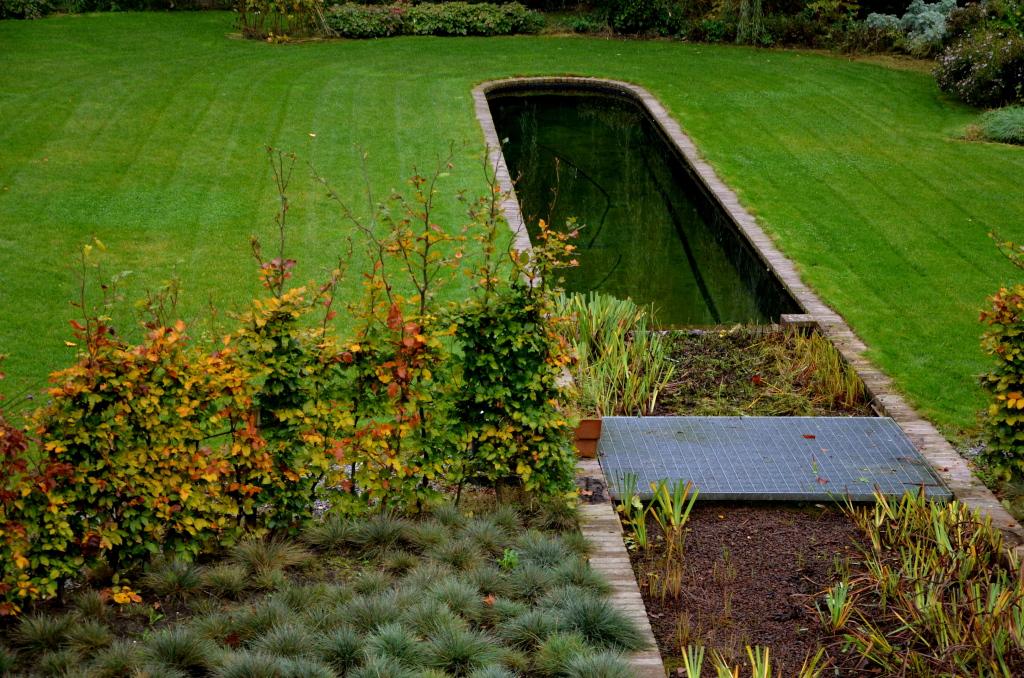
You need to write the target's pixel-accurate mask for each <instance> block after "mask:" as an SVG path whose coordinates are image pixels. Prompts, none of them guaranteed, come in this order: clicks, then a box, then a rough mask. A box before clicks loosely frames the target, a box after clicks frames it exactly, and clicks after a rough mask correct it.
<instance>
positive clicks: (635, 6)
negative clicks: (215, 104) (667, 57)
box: [602, 0, 682, 35]
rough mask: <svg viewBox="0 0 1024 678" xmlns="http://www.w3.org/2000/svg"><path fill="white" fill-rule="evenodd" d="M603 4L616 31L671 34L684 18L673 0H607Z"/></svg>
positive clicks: (610, 24)
mask: <svg viewBox="0 0 1024 678" xmlns="http://www.w3.org/2000/svg"><path fill="white" fill-rule="evenodd" d="M602 5H603V8H604V11H605V17H606V19H607V21H608V25H609V26H611V27H612V29H613V30H614V31H615V32H616V33H627V34H636V33H655V34H658V35H670V34H673V33H675V32H677V30H678V28H679V24H680V19H681V18H682V13H681V10H680V9H679V7H678V6H677V4H676V3H675V2H673V1H672V0H605V1H604V2H603V3H602Z"/></svg>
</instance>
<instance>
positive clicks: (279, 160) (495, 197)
mask: <svg viewBox="0 0 1024 678" xmlns="http://www.w3.org/2000/svg"><path fill="white" fill-rule="evenodd" d="M271 160H272V165H273V168H274V178H275V181H276V183H277V190H278V194H279V195H280V196H281V203H280V208H279V210H278V213H277V226H278V229H279V232H280V235H281V237H280V238H279V239H278V242H279V246H278V248H277V251H276V252H274V253H273V255H265V254H264V251H263V248H262V246H261V244H260V242H259V241H258V240H254V241H253V254H254V257H255V259H256V261H257V264H258V271H259V276H260V281H261V283H262V285H263V288H264V290H265V294H264V296H263V297H262V298H260V299H256V300H254V301H253V302H252V303H251V304H250V305H249V307H248V309H246V310H245V311H244V312H242V313H241V314H239V315H238V317H237V323H238V325H237V329H235V331H233V332H231V333H229V334H228V335H227V336H225V337H223V338H222V339H221V340H220V341H219V342H217V343H216V345H215V346H210V345H208V344H205V343H203V342H198V341H197V342H193V341H190V339H189V336H188V332H187V327H186V326H185V324H184V323H183V322H181V321H170V320H167V319H166V316H167V315H168V314H167V313H166V308H165V306H164V305H163V304H162V303H155V304H151V305H150V311H151V313H150V314H149V317H148V319H147V320H146V321H145V322H144V330H145V332H144V337H143V338H142V339H141V340H140V341H138V342H137V343H132V342H129V341H128V340H126V339H124V338H123V337H122V335H121V334H120V333H119V332H117V331H115V329H114V327H113V325H112V321H111V320H110V319H109V318H108V317H107V316H106V315H104V313H103V312H100V311H96V310H90V309H91V307H89V306H88V304H87V303H86V300H85V297H84V293H83V296H82V298H81V299H80V300H79V301H78V302H77V303H76V305H77V307H78V308H79V309H80V310H81V312H82V316H83V317H82V318H81V319H80V320H76V321H74V322H73V323H72V326H73V331H74V342H71V343H73V344H74V345H76V346H78V348H79V355H78V358H77V360H76V361H75V363H74V364H73V365H71V366H70V367H68V368H66V369H63V370H60V371H58V372H55V373H54V374H52V375H51V381H52V386H51V388H50V389H49V391H48V400H47V402H46V404H45V405H44V406H42V407H41V408H39V409H38V410H37V411H35V412H34V413H32V414H31V416H30V421H31V425H30V427H27V428H24V429H23V428H21V427H17V426H14V425H12V424H10V423H9V422H8V421H7V420H6V419H4V418H3V416H2V412H0V474H2V475H0V566H2V573H0V615H2V614H16V613H18V612H19V611H20V610H21V609H22V608H23V607H24V603H25V602H26V601H31V600H35V599H41V598H49V597H52V596H54V595H56V594H57V593H58V592H59V590H60V587H61V585H62V582H64V581H65V580H67V579H69V578H71V577H73V576H74V575H75V574H76V573H77V572H78V571H79V570H80V568H81V567H82V566H83V565H94V564H97V563H100V562H104V563H106V564H107V565H109V566H111V567H112V568H113V569H114V570H115V571H120V570H124V569H126V568H130V567H132V566H133V565H135V564H138V563H140V562H143V561H145V560H147V559H149V558H151V557H154V556H174V557H175V558H178V559H181V560H185V561H187V560H190V559H192V558H194V557H195V556H197V555H198V554H200V553H203V552H206V551H211V550H215V549H218V548H222V547H224V546H226V545H230V544H232V543H235V542H237V541H239V540H240V539H241V538H242V537H243V536H246V535H253V534H255V535H266V534H282V533H285V534H294V533H295V532H296V531H297V530H298V529H299V528H300V527H301V526H302V523H303V522H304V521H305V520H306V519H307V518H308V517H309V515H310V513H311V507H312V505H313V504H314V502H315V501H318V500H320V501H324V500H325V501H327V502H328V503H329V504H330V505H331V506H333V507H334V508H335V510H337V511H339V512H341V513H363V512H367V511H369V510H371V509H376V510H389V509H400V510H409V509H417V508H419V507H421V506H423V505H424V504H425V503H426V502H429V501H430V500H432V499H433V498H434V497H435V496H436V495H437V494H438V492H439V487H440V484H441V483H444V482H457V483H459V485H460V487H461V484H462V483H464V482H468V481H478V482H486V483H490V484H495V485H502V486H507V485H516V486H518V487H520V488H522V489H524V490H525V491H527V492H529V493H532V494H533V495H535V496H536V495H539V496H542V497H556V498H558V499H559V500H560V501H564V500H566V498H567V496H570V495H571V494H572V490H573V481H572V478H573V470H574V463H573V460H574V457H573V453H572V451H571V447H570V444H569V442H568V433H569V430H568V424H567V422H566V420H565V418H564V417H563V416H562V415H561V413H560V412H559V410H558V399H559V397H560V392H559V388H558V384H557V382H558V378H559V376H560V375H561V373H562V371H563V370H564V367H565V365H566V364H567V363H568V360H569V357H568V355H567V353H566V347H565V345H564V343H563V342H562V340H561V339H560V336H559V334H558V333H556V332H555V331H554V328H553V327H552V323H553V322H554V318H553V317H552V315H553V308H554V306H553V297H552V290H551V289H550V288H549V287H548V286H545V285H542V284H541V283H540V281H541V277H542V276H544V277H546V278H547V279H548V280H549V281H550V280H553V274H554V271H555V269H556V268H557V266H558V265H560V262H561V260H562V259H563V257H565V256H567V255H569V254H570V253H571V251H572V245H570V244H568V242H567V241H566V236H565V235H564V234H561V233H556V232H555V231H552V230H550V229H546V227H545V228H544V229H543V231H542V232H543V233H544V236H543V237H542V238H541V239H540V241H539V242H538V243H536V247H535V249H534V251H533V252H532V254H531V255H530V256H527V255H523V254H510V253H508V252H507V251H506V250H504V249H503V248H502V247H500V246H498V244H497V243H499V242H500V241H501V235H502V234H503V233H504V231H505V228H506V227H505V225H504V221H503V220H502V219H501V217H500V214H499V212H498V209H497V205H498V204H500V197H501V196H500V191H498V190H497V189H494V187H493V186H492V189H493V191H492V194H491V195H490V196H487V197H485V198H481V199H480V200H478V201H476V202H474V203H473V204H471V205H470V209H469V214H470V219H469V222H468V223H467V224H466V225H465V226H464V227H463V228H462V229H459V228H442V227H441V226H439V225H438V224H437V223H435V221H434V218H435V217H434V212H435V201H436V199H437V194H438V190H437V182H438V180H439V179H440V177H441V176H442V174H443V173H442V171H441V170H440V169H439V170H438V171H437V172H436V173H435V174H434V175H433V176H432V177H424V176H419V175H417V176H414V177H413V178H412V180H411V182H410V189H409V191H408V193H407V194H403V193H396V194H395V195H393V196H391V197H390V198H389V199H388V200H387V201H385V202H384V203H383V204H381V205H380V206H379V209H378V211H377V213H376V214H374V215H373V219H372V222H370V223H372V225H369V224H363V223H362V222H360V221H359V220H358V219H356V218H354V217H353V216H352V213H351V212H350V211H349V210H348V209H347V208H346V207H345V206H344V205H342V210H343V215H344V216H345V217H346V218H348V219H350V220H351V221H352V222H353V224H354V225H355V227H356V228H355V232H356V233H357V234H358V235H359V236H360V239H361V241H362V243H363V246H365V248H366V254H367V255H368V260H369V261H371V262H372V264H371V266H370V268H369V270H367V271H366V272H364V273H363V274H362V282H363V285H362V287H363V293H362V295H361V296H360V297H359V298H357V299H354V300H352V301H351V302H350V303H348V304H346V306H347V311H348V314H349V315H350V317H351V318H353V319H354V320H355V327H354V329H353V330H352V331H351V333H350V334H348V335H345V336H342V335H339V334H338V333H337V332H336V330H335V325H334V323H333V322H332V321H333V320H334V318H335V317H336V315H337V312H338V310H337V307H339V306H341V305H342V302H341V301H340V300H338V299H337V298H336V290H337V286H338V283H339V281H340V280H341V279H342V278H343V277H344V275H345V273H346V271H345V265H346V262H347V261H349V260H351V258H352V257H351V254H352V253H351V251H349V252H347V253H345V254H343V255H342V256H341V257H340V258H339V264H338V267H337V268H335V269H334V270H332V271H331V272H330V273H329V274H328V276H327V279H326V281H324V282H321V283H309V284H306V285H296V284H294V283H293V281H292V277H293V273H294V268H295V266H296V262H294V261H293V260H291V259H288V258H287V257H286V256H285V252H284V250H283V243H284V241H285V238H284V233H285V230H286V222H287V216H288V211H289V205H288V200H287V197H286V196H287V188H288V181H289V178H290V176H291V173H292V170H293V168H294V163H295V158H294V156H289V155H285V154H281V153H278V152H276V151H271ZM324 183H325V185H326V182H324ZM329 195H330V196H331V197H333V198H335V199H337V194H336V193H334V192H333V191H329ZM339 204H340V201H339ZM97 244H98V243H97ZM473 245H479V246H480V247H481V251H480V252H476V251H475V250H474V251H467V249H472V246H473ZM97 249H98V248H94V247H93V246H91V245H90V246H87V247H86V248H84V249H83V254H82V256H83V271H86V270H88V268H89V267H88V263H89V258H90V257H93V256H98V253H97V251H96V250H97ZM470 255H472V256H470ZM477 255H479V256H477ZM470 260H472V261H473V262H474V263H472V264H469V263H467V262H469V261H470ZM480 262H482V263H480ZM463 273H466V274H469V275H472V276H474V277H475V278H477V280H478V284H477V286H476V291H475V292H474V293H473V295H472V296H471V297H470V298H469V299H465V300H461V301H460V302H459V303H458V304H456V305H452V306H450V307H449V306H447V305H445V306H442V305H441V304H440V303H439V302H438V301H437V290H438V289H439V287H440V286H442V285H444V284H445V283H446V282H448V281H450V280H451V279H453V278H454V277H455V276H458V275H460V274H463ZM83 275H84V273H83ZM83 289H84V288H83ZM30 434H31V435H30Z"/></svg>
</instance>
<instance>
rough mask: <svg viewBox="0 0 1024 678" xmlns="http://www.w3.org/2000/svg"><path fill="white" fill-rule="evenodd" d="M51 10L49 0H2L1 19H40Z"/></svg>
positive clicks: (0, 3) (0, 7) (0, 6)
mask: <svg viewBox="0 0 1024 678" xmlns="http://www.w3.org/2000/svg"><path fill="white" fill-rule="evenodd" d="M51 11H52V7H51V6H50V3H49V2H47V0H0V19H40V18H42V17H43V16H44V15H46V14H49V13H50V12H51Z"/></svg>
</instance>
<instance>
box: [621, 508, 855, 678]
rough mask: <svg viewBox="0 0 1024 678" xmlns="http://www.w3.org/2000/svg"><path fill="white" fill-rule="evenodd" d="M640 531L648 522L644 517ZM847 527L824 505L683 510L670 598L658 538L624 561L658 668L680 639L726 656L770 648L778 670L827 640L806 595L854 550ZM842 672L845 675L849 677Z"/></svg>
mask: <svg viewBox="0 0 1024 678" xmlns="http://www.w3.org/2000/svg"><path fill="white" fill-rule="evenodd" d="M648 522H649V533H650V534H652V535H654V534H656V533H657V529H658V528H657V524H656V523H655V521H654V519H653V518H651V517H648ZM858 543H859V540H858V535H857V531H856V528H855V526H854V525H853V524H852V523H851V522H850V521H849V519H848V518H847V517H846V516H844V515H843V513H842V512H841V511H839V510H838V509H836V508H832V507H826V506H824V505H807V506H800V507H796V506H780V505H778V504H774V505H772V504H746V505H745V504H739V503H727V504H726V503H722V504H717V503H708V504H704V503H700V504H698V505H697V506H696V507H695V508H694V510H693V512H692V513H691V514H690V520H689V522H688V528H687V531H686V542H685V555H684V556H682V557H681V558H680V572H679V573H680V575H681V577H680V580H679V589H678V591H679V592H678V595H671V594H669V593H667V592H665V587H664V581H663V580H664V578H665V568H664V566H663V565H662V563H661V562H660V558H661V557H662V555H663V547H664V544H663V542H660V541H659V542H652V544H651V546H650V547H649V548H648V549H647V550H642V551H641V550H635V549H634V550H633V551H632V552H631V554H630V559H631V562H632V564H633V568H634V572H635V573H636V577H637V581H638V582H639V583H640V590H641V593H642V595H643V598H644V604H645V605H646V606H647V610H648V613H649V616H650V620H651V627H652V629H653V630H654V635H655V638H656V639H657V642H658V649H659V650H660V651H661V653H662V657H663V659H664V661H665V666H666V669H668V670H669V672H672V671H673V670H674V669H676V668H678V667H680V666H681V662H682V654H681V653H682V652H683V651H685V648H686V647H687V646H689V645H701V646H704V647H707V648H709V649H710V648H714V649H716V650H717V651H719V652H721V653H722V655H723V656H724V657H725V658H726V659H727V660H728V661H729V662H731V663H744V662H745V661H746V653H745V648H746V647H747V646H767V647H770V648H771V651H772V652H771V654H772V657H773V661H774V663H775V664H776V667H777V670H780V671H781V672H782V675H785V676H791V675H796V672H797V671H798V670H799V668H800V666H801V665H802V664H803V662H804V661H805V659H806V658H807V656H808V655H813V654H814V653H815V652H816V651H817V648H818V647H820V646H823V645H828V644H830V643H831V642H832V641H833V639H834V637H833V634H832V633H831V632H830V631H829V630H828V629H826V628H825V627H823V626H822V625H821V622H820V621H819V619H818V616H817V613H816V612H815V611H814V602H815V599H816V598H817V596H819V595H820V593H821V592H822V591H823V590H824V589H826V588H827V587H828V585H829V582H830V580H831V577H832V574H833V571H834V568H835V562H836V560H837V559H840V560H841V559H846V558H850V557H851V556H854V555H855V554H856V545H857V544H858ZM851 675H852V674H851Z"/></svg>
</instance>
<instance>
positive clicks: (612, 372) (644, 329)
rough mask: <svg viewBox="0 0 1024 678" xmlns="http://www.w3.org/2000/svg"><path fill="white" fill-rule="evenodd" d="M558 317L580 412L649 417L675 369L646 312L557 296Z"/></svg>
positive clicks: (596, 299)
mask: <svg viewBox="0 0 1024 678" xmlns="http://www.w3.org/2000/svg"><path fill="white" fill-rule="evenodd" d="M558 314H559V316H560V317H562V318H565V319H566V322H565V323H563V328H564V329H563V333H564V336H565V338H566V339H567V340H568V341H569V343H570V345H571V346H572V348H573V350H574V352H575V354H576V365H575V367H574V368H573V378H574V380H575V383H576V389H577V405H578V407H579V409H582V410H584V411H589V412H592V413H593V414H596V415H598V416H611V415H638V416H643V415H649V414H653V413H654V410H655V407H656V406H657V403H658V398H659V396H660V395H661V393H662V391H664V389H665V387H666V386H667V385H668V383H669V382H670V381H671V379H672V375H673V374H674V372H675V366H674V365H673V363H672V361H671V359H670V346H669V342H668V341H666V339H665V337H664V336H663V335H661V334H659V333H657V332H655V331H654V330H653V327H652V322H651V315H650V313H649V312H648V311H647V309H644V308H642V307H640V306H637V305H636V304H635V303H633V302H632V301H629V300H622V299H616V298H615V297H612V296H609V295H605V294H598V293H596V292H591V293H590V294H587V295H582V294H573V295H566V296H563V297H561V298H560V300H559V302H558Z"/></svg>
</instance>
